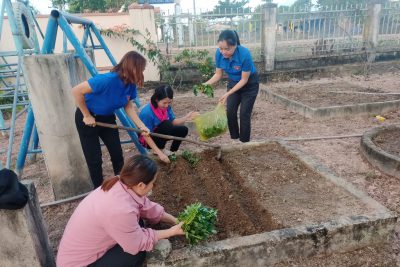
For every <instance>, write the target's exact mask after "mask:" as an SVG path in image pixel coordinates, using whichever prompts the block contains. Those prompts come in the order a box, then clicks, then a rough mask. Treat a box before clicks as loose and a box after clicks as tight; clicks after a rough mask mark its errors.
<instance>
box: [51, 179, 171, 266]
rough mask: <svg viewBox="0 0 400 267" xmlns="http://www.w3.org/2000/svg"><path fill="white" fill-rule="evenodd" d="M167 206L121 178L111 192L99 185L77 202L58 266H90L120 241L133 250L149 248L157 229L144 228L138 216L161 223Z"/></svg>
mask: <svg viewBox="0 0 400 267" xmlns="http://www.w3.org/2000/svg"><path fill="white" fill-rule="evenodd" d="M163 214H164V208H163V207H162V206H160V205H159V204H157V203H154V202H152V201H150V200H149V199H148V198H147V197H140V196H138V195H136V194H135V193H134V192H133V191H132V190H129V189H127V187H126V186H125V185H124V184H122V183H121V182H120V181H118V182H117V183H116V184H115V185H114V186H113V187H112V188H111V189H110V190H109V191H108V192H104V191H103V190H101V188H100V187H99V188H97V189H96V190H94V191H93V192H92V193H90V194H89V195H88V196H87V197H86V198H85V199H83V200H82V202H81V203H80V204H79V205H78V207H77V208H76V210H75V211H74V213H73V214H72V216H71V218H70V220H69V221H68V224H67V227H66V228H65V231H64V235H63V237H62V239H61V242H60V246H59V249H58V255H57V266H58V267H81V266H87V265H89V264H91V263H93V262H95V261H96V260H97V259H99V258H100V257H102V256H103V255H104V254H105V253H106V252H107V251H108V250H109V249H110V248H112V247H113V246H115V245H116V244H117V243H118V244H119V245H120V246H121V247H122V248H123V250H124V251H125V252H127V253H130V254H137V253H138V252H139V251H150V250H152V249H153V246H154V244H155V243H156V242H157V241H158V240H157V237H156V234H155V231H154V230H152V229H145V228H141V227H140V225H139V219H140V218H145V219H146V220H147V221H149V222H150V223H152V224H154V223H158V222H159V221H160V219H161V217H162V216H163Z"/></svg>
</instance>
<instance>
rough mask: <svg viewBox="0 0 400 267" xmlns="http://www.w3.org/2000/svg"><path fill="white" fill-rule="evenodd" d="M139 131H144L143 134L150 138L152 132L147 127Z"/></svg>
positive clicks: (142, 127)
mask: <svg viewBox="0 0 400 267" xmlns="http://www.w3.org/2000/svg"><path fill="white" fill-rule="evenodd" d="M139 129H140V130H142V131H143V132H142V133H141V134H143V135H144V136H149V135H150V130H149V128H147V127H146V126H145V125H143V126H141V127H139Z"/></svg>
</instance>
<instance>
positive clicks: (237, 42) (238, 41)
mask: <svg viewBox="0 0 400 267" xmlns="http://www.w3.org/2000/svg"><path fill="white" fill-rule="evenodd" d="M233 32H234V33H235V35H236V40H237V41H236V44H237V45H240V39H239V34H238V33H237V31H233Z"/></svg>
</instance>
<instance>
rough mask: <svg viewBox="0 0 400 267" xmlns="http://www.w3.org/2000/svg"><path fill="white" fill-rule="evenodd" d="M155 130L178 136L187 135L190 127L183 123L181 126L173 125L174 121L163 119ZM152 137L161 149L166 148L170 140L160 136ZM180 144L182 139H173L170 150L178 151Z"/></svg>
mask: <svg viewBox="0 0 400 267" xmlns="http://www.w3.org/2000/svg"><path fill="white" fill-rule="evenodd" d="M154 132H155V133H159V134H167V135H173V136H178V137H186V136H187V134H188V132H189V129H188V128H187V127H186V126H183V125H179V126H175V125H172V122H171V121H169V120H167V121H163V122H162V123H160V124H159V125H158V126H157V128H156V129H155V130H154ZM152 139H153V141H154V143H156V145H157V147H158V148H159V149H164V148H165V144H166V143H167V142H168V140H166V139H163V138H158V137H152ZM180 145H181V141H176V140H173V141H172V144H171V148H170V150H171V151H172V152H175V151H178V149H179V146H180Z"/></svg>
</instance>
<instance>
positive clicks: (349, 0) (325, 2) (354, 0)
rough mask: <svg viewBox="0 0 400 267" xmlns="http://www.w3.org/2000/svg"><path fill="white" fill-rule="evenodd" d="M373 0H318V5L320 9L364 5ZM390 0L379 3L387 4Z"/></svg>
mask: <svg viewBox="0 0 400 267" xmlns="http://www.w3.org/2000/svg"><path fill="white" fill-rule="evenodd" d="M371 2H372V1H371V0H317V6H318V7H319V8H320V9H324V8H329V7H336V6H338V7H340V6H343V7H345V6H351V5H353V6H355V5H361V4H362V5H364V4H367V3H371ZM388 2H389V0H380V2H379V3H381V4H385V3H388Z"/></svg>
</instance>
